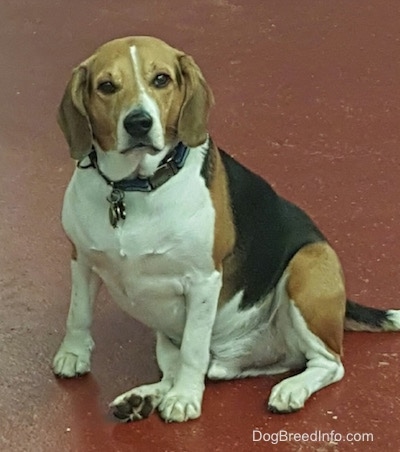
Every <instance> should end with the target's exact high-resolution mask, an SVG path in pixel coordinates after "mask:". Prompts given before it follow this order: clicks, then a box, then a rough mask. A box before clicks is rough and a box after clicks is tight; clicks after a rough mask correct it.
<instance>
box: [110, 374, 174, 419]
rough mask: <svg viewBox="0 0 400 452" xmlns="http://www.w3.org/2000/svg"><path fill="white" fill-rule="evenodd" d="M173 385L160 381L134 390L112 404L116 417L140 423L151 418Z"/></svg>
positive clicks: (119, 397)
mask: <svg viewBox="0 0 400 452" xmlns="http://www.w3.org/2000/svg"><path fill="white" fill-rule="evenodd" d="M170 387H171V385H170V384H169V383H166V382H162V381H160V382H159V383H154V384H151V385H143V386H139V387H138V388H134V389H132V390H130V391H128V392H125V393H124V394H122V395H120V396H118V397H117V398H116V399H115V400H114V401H113V402H111V403H110V408H112V409H113V413H114V416H115V417H116V418H118V419H120V420H122V421H126V422H129V421H139V420H141V419H145V418H147V417H149V416H150V414H151V413H153V411H154V410H155V408H157V406H158V405H159V403H160V402H161V400H162V398H163V397H164V395H165V394H166V393H167V392H168V390H169V389H170Z"/></svg>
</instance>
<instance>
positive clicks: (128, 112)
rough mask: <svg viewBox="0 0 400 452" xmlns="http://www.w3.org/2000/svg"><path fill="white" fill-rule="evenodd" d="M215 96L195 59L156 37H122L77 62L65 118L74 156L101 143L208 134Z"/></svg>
mask: <svg viewBox="0 0 400 452" xmlns="http://www.w3.org/2000/svg"><path fill="white" fill-rule="evenodd" d="M212 102H213V97H212V93H211V91H210V89H209V88H208V86H207V84H206V82H205V80H204V77H203V75H202V73H201V71H200V69H199V68H198V66H197V65H196V64H195V62H194V61H193V59H192V58H191V57H190V56H188V55H185V54H184V53H183V52H181V51H178V50H176V49H174V48H172V47H170V46H169V45H167V44H166V43H164V42H163V41H160V40H159V39H156V38H150V37H129V38H122V39H117V40H114V41H111V42H108V43H107V44H105V45H103V46H102V47H100V48H99V49H98V50H97V51H96V52H95V53H94V54H93V55H92V56H91V57H89V58H88V59H87V60H86V61H84V62H83V63H81V64H80V65H79V66H78V67H77V68H75V69H74V71H73V73H72V77H71V80H70V82H69V83H68V86H67V88H66V90H65V94H64V97H63V99H62V102H61V105H60V108H59V115H58V122H59V125H60V127H61V129H62V131H63V133H64V135H65V137H66V139H67V142H68V144H69V147H70V151H71V156H72V157H73V158H74V159H78V160H79V159H82V158H83V157H84V156H85V155H87V154H88V153H89V152H90V150H91V147H92V145H93V144H94V143H95V144H96V145H97V146H99V147H100V148H101V149H102V150H103V151H105V152H109V151H110V152H111V151H115V152H118V153H122V154H124V153H130V152H134V151H135V150H138V149H146V150H148V151H149V152H154V153H157V152H158V151H161V150H165V149H166V148H170V147H172V146H174V145H175V144H176V143H177V142H179V141H182V142H183V143H184V144H186V145H187V146H189V147H194V146H198V145H200V144H201V143H203V142H204V141H205V140H206V138H207V130H206V127H207V118H208V112H209V108H210V106H211V104H212Z"/></svg>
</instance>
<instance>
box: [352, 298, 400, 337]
mask: <svg viewBox="0 0 400 452" xmlns="http://www.w3.org/2000/svg"><path fill="white" fill-rule="evenodd" d="M344 329H345V330H346V331H371V332H379V331H400V310H396V309H389V310H387V311H385V310H384V309H376V308H370V307H367V306H363V305H361V304H358V303H355V302H354V301H350V300H347V302H346V318H345V322H344Z"/></svg>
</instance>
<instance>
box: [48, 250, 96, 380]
mask: <svg viewBox="0 0 400 452" xmlns="http://www.w3.org/2000/svg"><path fill="white" fill-rule="evenodd" d="M71 277H72V290H71V304H70V308H69V313H68V318H67V328H66V334H65V337H64V340H63V342H62V343H61V346H60V348H59V349H58V352H57V353H56V355H55V357H54V360H53V371H54V373H55V374H56V375H58V376H60V377H67V378H70V377H75V376H78V375H83V374H85V373H87V372H89V371H90V355H91V352H92V350H93V347H94V342H93V339H92V336H91V334H90V327H91V324H92V312H93V302H94V299H95V298H96V295H97V291H98V288H99V286H100V278H99V277H98V276H97V275H96V274H95V273H94V272H93V271H92V270H91V269H90V267H89V266H88V265H86V264H85V263H84V262H82V261H79V258H78V260H72V261H71Z"/></svg>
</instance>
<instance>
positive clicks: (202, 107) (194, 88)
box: [178, 54, 214, 147]
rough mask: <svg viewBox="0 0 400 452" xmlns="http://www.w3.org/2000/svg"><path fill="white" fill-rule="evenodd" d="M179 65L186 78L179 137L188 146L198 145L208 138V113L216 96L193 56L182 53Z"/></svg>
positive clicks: (184, 78) (179, 121) (179, 122)
mask: <svg viewBox="0 0 400 452" xmlns="http://www.w3.org/2000/svg"><path fill="white" fill-rule="evenodd" d="M179 65H180V70H181V74H182V76H183V80H184V86H185V99H184V101H183V104H182V108H181V111H180V115H179V120H178V138H179V139H180V140H181V141H182V142H183V143H184V144H186V146H189V147H196V146H199V145H200V144H202V143H204V141H205V140H206V138H207V120H208V113H209V111H210V107H211V106H212V105H213V103H214V97H213V94H212V92H211V89H210V88H209V87H208V85H207V83H206V81H205V80H204V77H203V74H202V73H201V71H200V69H199V67H198V66H197V64H196V63H195V62H194V61H193V58H192V57H190V56H188V55H184V54H183V55H181V56H180V58H179Z"/></svg>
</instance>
